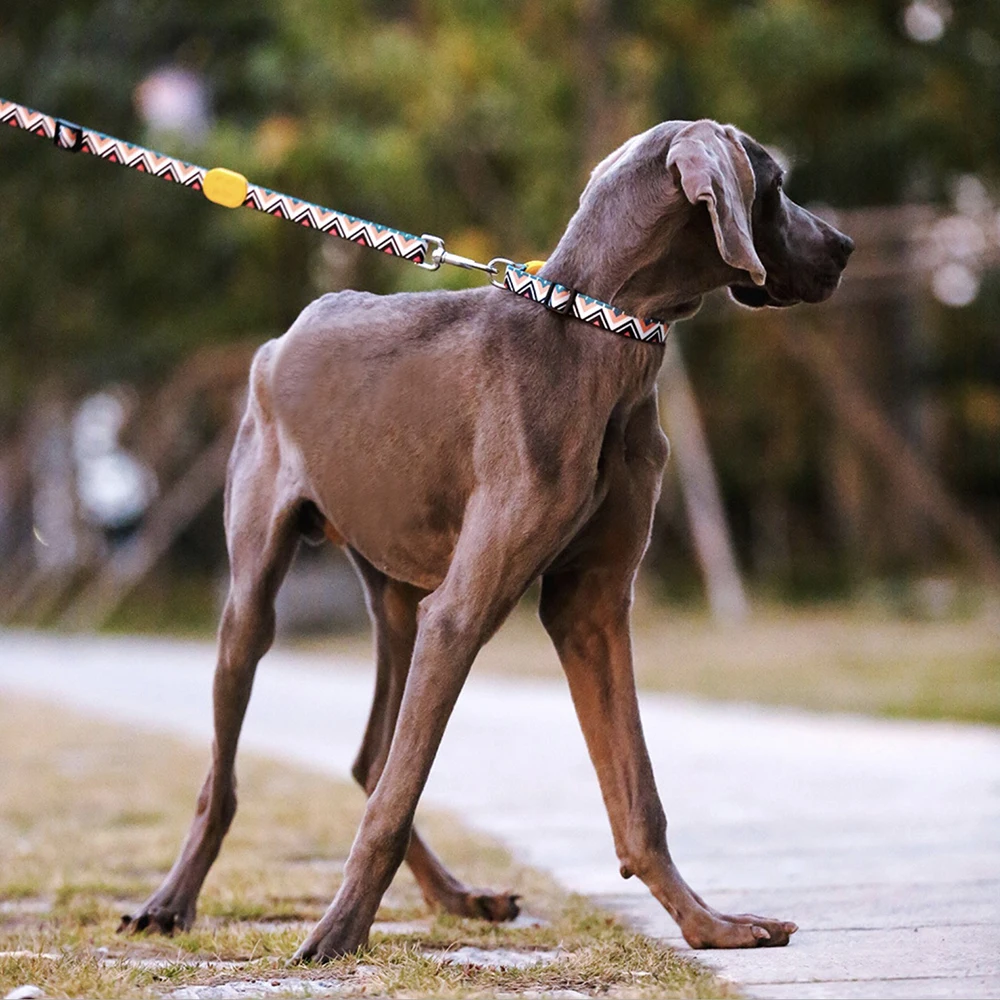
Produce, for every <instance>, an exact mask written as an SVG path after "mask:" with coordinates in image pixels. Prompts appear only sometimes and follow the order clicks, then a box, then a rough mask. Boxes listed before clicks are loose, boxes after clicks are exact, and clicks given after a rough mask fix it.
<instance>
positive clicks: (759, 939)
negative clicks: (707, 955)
mask: <svg viewBox="0 0 1000 1000" xmlns="http://www.w3.org/2000/svg"><path fill="white" fill-rule="evenodd" d="M798 929H799V928H798V925H797V924H795V923H792V921H790V920H775V919H774V918H772V917H759V916H757V915H756V914H755V913H738V914H736V915H735V916H728V915H727V914H724V913H710V914H703V915H699V916H698V917H697V918H696V919H695V920H693V921H691V924H690V926H685V927H682V928H681V931H682V933H683V934H684V940H685V941H687V943H688V944H689V945H690V946H691V947H692V948H696V949H698V948H781V947H783V946H784V945H786V944H788V941H789V939H790V938H791V936H792V935H793V934H794V933H795V932H796V931H797V930H798Z"/></svg>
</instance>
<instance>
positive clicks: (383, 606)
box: [351, 552, 519, 922]
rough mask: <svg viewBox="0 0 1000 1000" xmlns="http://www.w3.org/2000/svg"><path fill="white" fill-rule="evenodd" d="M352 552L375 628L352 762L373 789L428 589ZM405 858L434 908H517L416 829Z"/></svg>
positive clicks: (511, 914)
mask: <svg viewBox="0 0 1000 1000" xmlns="http://www.w3.org/2000/svg"><path fill="white" fill-rule="evenodd" d="M351 557H352V559H353V561H354V564H355V565H356V566H357V568H358V571H359V573H360V575H361V578H362V580H363V581H364V585H365V591H366V593H367V596H368V611H369V614H370V615H371V619H372V628H373V630H374V633H375V661H376V670H377V673H376V678H375V697H374V699H373V701H372V708H371V713H370V714H369V717H368V725H367V726H366V727H365V735H364V739H363V740H362V743H361V749H360V750H359V751H358V756H357V759H356V760H355V762H354V767H353V774H354V777H355V779H356V780H357V782H358V784H359V785H361V787H362V788H363V789H364V790H365V792H367V793H368V794H369V795H370V794H371V793H372V792H373V791H374V790H375V786H376V785H377V784H378V779H379V776H380V775H381V773H382V768H383V766H384V764H385V759H386V757H387V756H388V754H389V745H390V744H391V743H392V734H393V732H394V731H395V728H396V719H397V717H398V715H399V705H400V702H401V701H402V698H403V689H404V688H405V686H406V677H407V674H408V673H409V671H410V658H411V657H412V655H413V644H414V641H415V640H416V636H417V605H418V603H419V602H420V600H421V598H423V597H425V596H426V592H425V591H422V590H418V589H417V588H416V587H412V586H410V585H409V584H405V583H400V582H398V581H396V580H392V579H390V578H389V577H387V576H385V574H383V573H381V572H380V571H379V570H377V569H376V568H375V567H374V566H372V565H371V564H370V563H369V562H367V561H366V560H365V559H364V558H363V557H362V556H360V555H359V554H358V553H356V552H352V553H351ZM406 863H407V864H408V865H409V866H410V870H411V871H412V872H413V877H414V878H415V879H416V880H417V885H419V886H420V891H421V892H422V893H423V896H424V899H425V900H426V901H427V904H428V906H430V907H432V908H434V909H441V910H444V911H445V913H450V914H453V915H455V916H459V917H475V918H480V919H483V920H492V921H497V922H499V921H504V920H513V919H514V918H515V917H516V916H517V914H518V912H519V908H518V905H517V900H518V897H517V896H516V895H513V894H512V893H509V892H506V893H505V892H501V893H495V892H490V891H487V890H482V889H470V888H469V887H468V886H466V885H464V884H463V883H462V882H460V881H459V880H458V879H457V878H455V876H454V875H452V874H451V872H449V871H448V869H447V868H445V867H444V865H443V864H442V863H441V861H440V860H439V859H438V857H437V856H436V855H435V854H434V852H433V851H432V850H431V849H430V848H429V847H428V846H427V844H426V843H425V842H424V840H423V839H422V838H421V836H420V834H419V833H417V831H416V829H414V830H413V831H412V833H411V834H410V846H409V848H408V849H407V852H406Z"/></svg>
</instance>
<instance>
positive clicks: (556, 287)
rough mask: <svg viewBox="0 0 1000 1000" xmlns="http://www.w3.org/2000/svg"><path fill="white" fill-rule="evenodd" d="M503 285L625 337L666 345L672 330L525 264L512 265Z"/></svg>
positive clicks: (532, 299) (533, 300) (540, 303)
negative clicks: (530, 272)
mask: <svg viewBox="0 0 1000 1000" xmlns="http://www.w3.org/2000/svg"><path fill="white" fill-rule="evenodd" d="M503 287H504V288H506V289H507V290H508V291H510V292H513V293H514V294H515V295H520V296H521V297H522V298H525V299H530V300H531V301H532V302H537V303H538V304H539V305H543V306H545V308H546V309H551V310H552V311H553V312H556V313H560V314H562V315H564V316H573V317H575V318H576V319H579V320H583V322H584V323H590V324H591V326H597V327H600V328H601V329H602V330H607V331H609V332H610V333H617V334H618V335H619V336H621V337H629V338H630V339H632V340H641V341H644V342H645V343H647V344H663V343H665V342H666V339H667V331H668V330H669V329H670V327H669V325H668V324H666V323H661V322H660V320H658V319H639V318H638V317H637V316H630V315H629V314H628V313H626V312H622V310H621V309H617V308H616V307H615V306H613V305H611V304H610V303H608V302H602V301H601V300H600V299H594V298H591V297H590V296H589V295H584V294H583V293H582V292H577V291H574V290H573V289H572V288H567V287H566V286H565V285H560V284H559V283H558V282H556V281H549V279H548V278H541V277H539V276H538V275H537V274H529V273H528V272H527V271H526V270H525V269H524V268H523V267H518V266H517V265H514V264H508V265H507V268H506V270H505V271H504V276H503Z"/></svg>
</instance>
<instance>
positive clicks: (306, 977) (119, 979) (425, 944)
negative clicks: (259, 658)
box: [0, 698, 736, 997]
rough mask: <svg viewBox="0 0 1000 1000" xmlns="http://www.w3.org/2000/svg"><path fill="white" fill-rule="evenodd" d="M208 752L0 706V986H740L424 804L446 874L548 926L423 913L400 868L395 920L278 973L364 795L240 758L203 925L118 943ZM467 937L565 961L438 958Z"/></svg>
mask: <svg viewBox="0 0 1000 1000" xmlns="http://www.w3.org/2000/svg"><path fill="white" fill-rule="evenodd" d="M205 761H206V754H205V752H203V751H198V750H196V749H192V748H191V747H190V746H188V745H186V744H182V743H178V742H177V741H175V740H173V739H170V738H167V737H163V736H157V735H148V734H147V735H142V734H139V733H136V732H133V731H131V730H127V729H123V728H120V727H115V726H110V725H103V724H96V723H93V722H90V721H88V720H84V719H82V718H80V717H78V716H74V715H70V714H69V713H65V712H62V711H57V710H55V709H52V708H51V707H49V706H46V705H43V704H40V703H35V702H30V701H27V700H15V699H7V698H4V700H3V701H2V702H0V775H2V781H0V953H2V954H0V996H3V995H5V994H6V993H7V992H8V991H9V990H12V989H14V988H15V987H17V986H19V985H21V984H24V983H34V984H36V985H38V986H39V987H41V988H42V989H43V990H44V991H45V995H46V996H53V997H63V996H68V997H126V996H127V997H136V996H139V997H163V996H169V995H170V994H171V993H172V992H174V991H175V990H178V989H182V988H185V987H192V986H198V985H205V984H213V983H215V984H219V983H226V982H231V981H236V980H238V981H247V980H254V981H261V982H264V981H266V982H267V984H268V988H269V989H276V990H281V989H282V988H283V986H282V984H285V983H287V984H288V985H292V984H293V982H294V983H296V984H297V988H298V989H299V991H300V994H301V991H302V990H303V989H305V990H307V991H308V990H310V988H311V987H310V985H309V984H310V983H315V993H316V995H323V993H324V990H325V989H326V987H324V985H323V984H328V983H329V982H330V981H336V983H338V984H339V985H338V990H339V991H340V992H338V995H342V994H343V993H347V994H350V995H360V994H363V995H368V996H404V995H405V996H447V997H464V996H494V995H496V994H497V993H504V992H506V993H511V994H522V993H525V992H531V991H534V992H535V993H537V992H539V991H541V992H550V991H558V990H575V991H578V992H580V993H583V994H587V995H610V996H616V995H620V996H629V997H631V996H663V997H708V996H713V997H716V996H734V995H736V994H735V993H734V991H733V990H732V989H731V988H729V987H728V986H727V985H726V984H724V983H722V982H721V981H719V980H717V979H715V978H713V977H712V976H711V975H710V974H709V973H707V972H705V971H704V970H702V969H701V968H699V967H698V966H697V965H695V964H694V963H691V962H688V961H685V960H682V959H680V958H679V957H678V956H677V955H675V954H674V953H673V952H672V951H670V950H669V949H667V948H665V947H664V946H662V945H660V944H658V943H656V942H653V941H650V940H649V939H647V938H644V937H642V936H641V935H638V934H635V933H632V932H631V931H629V930H628V929H626V928H625V927H623V926H622V925H621V924H619V923H618V922H617V921H616V920H614V919H613V918H610V917H608V916H607V915H605V914H603V913H600V912H598V911H596V910H595V909H594V908H593V907H592V906H590V905H589V904H588V903H586V902H585V901H583V900H581V899H578V898H572V897H567V896H566V895H565V893H563V892H562V891H561V890H560V889H559V888H558V886H556V885H555V884H553V883H552V881H551V880H550V879H548V878H547V877H545V876H544V875H542V874H540V873H538V872H535V871H532V870H530V869H526V868H524V867H523V866H520V865H517V864H516V863H515V862H513V861H512V859H511V858H510V857H509V855H507V853H506V852H505V851H503V850H502V849H500V848H499V847H498V846H497V845H496V844H494V843H492V842H490V841H488V840H486V839H484V838H482V837H479V836H473V835H471V834H469V833H468V832H466V831H464V830H462V829H461V828H460V827H459V826H458V825H457V824H456V823H455V822H454V820H452V819H450V818H448V817H442V816H438V815H434V814H430V815H426V816H424V815H422V816H421V823H422V825H423V827H424V828H425V830H426V832H427V835H428V839H429V840H430V841H431V843H433V844H434V846H435V848H437V849H438V850H439V851H440V853H441V854H442V856H443V857H445V858H447V859H448V861H449V862H450V863H451V864H452V865H453V866H454V868H455V869H456V871H457V872H459V873H461V875H462V876H463V877H465V878H467V879H468V880H469V881H470V882H471V883H472V884H475V885H482V886H492V887H495V888H514V889H516V890H517V891H518V892H521V893H523V895H524V897H525V900H526V902H527V904H528V907H529V909H530V911H531V913H532V914H536V915H538V916H539V917H540V918H541V920H540V921H537V922H535V923H534V924H533V925H532V924H530V923H528V922H522V923H519V924H518V925H515V926H509V925H507V926H499V927H497V926H491V925H489V924H485V923H482V922H478V921H464V920H457V919H454V918H450V917H444V916H437V917H435V916H433V915H431V914H429V913H428V912H427V910H426V908H425V907H424V905H423V902H422V900H421V898H420V894H419V892H418V890H417V888H416V886H415V884H414V883H413V881H412V879H411V878H410V877H409V874H408V873H407V872H401V873H400V875H399V877H397V879H396V881H395V882H394V883H393V886H392V888H391V889H390V890H389V893H388V894H387V895H386V898H385V900H384V903H383V907H382V910H381V911H380V913H379V920H380V921H383V922H385V921H389V922H392V923H394V924H395V927H392V926H390V927H388V928H386V929H385V930H383V931H379V932H376V933H373V935H372V940H371V944H370V946H369V948H368V949H366V950H365V951H364V952H363V953H362V954H359V955H356V956H349V957H346V958H343V959H340V960H338V961H336V962H333V963H330V964H329V965H325V966H320V967H312V966H289V965H288V964H287V963H286V959H287V957H288V956H289V955H291V954H292V952H293V951H294V950H295V948H296V947H297V945H298V944H299V943H300V942H301V941H302V939H303V937H304V935H305V933H306V932H307V929H308V927H309V924H310V923H311V922H312V921H314V920H316V919H318V917H319V916H320V915H321V914H322V912H323V911H324V909H325V908H326V906H327V904H328V903H329V900H330V899H331V898H332V897H333V894H334V893H335V892H336V889H337V887H338V885H339V883H340V878H341V870H342V865H343V860H344V858H345V857H346V855H347V852H348V850H349V848H350V844H351V840H352V839H353V836H354V832H355V829H356V827H357V824H358V822H359V820H360V816H361V811H362V808H363V804H364V800H363V796H362V794H361V793H360V791H358V790H357V789H355V788H354V787H353V786H350V785H347V784H344V783H339V782H336V781H332V780H330V779H328V778H325V777H321V776H317V775H314V774H309V773H307V772H304V771H301V770H296V769H293V768H290V767H284V766H280V765H277V764H274V763H270V762H267V761H263V760H259V759H253V758H250V757H245V758H243V760H242V762H241V768H240V811H239V813H238V814H237V817H236V821H235V823H234V825H233V829H232V832H231V833H230V836H229V839H228V840H227V842H226V845H225V847H224V848H223V851H222V855H221V856H220V859H219V861H218V863H217V864H216V866H215V868H214V869H213V871H212V873H211V875H210V876H209V879H208V882H207V883H206V886H205V890H204V892H203V894H202V898H201V903H200V909H199V919H198V922H197V923H196V925H195V927H194V928H193V929H192V930H191V931H190V932H187V933H184V934H178V935H176V936H174V937H173V938H163V937H143V936H140V937H121V936H118V935H117V934H116V933H115V928H116V927H117V924H118V919H119V917H120V915H121V914H122V913H123V912H126V911H128V910H130V909H133V908H134V907H135V906H136V905H137V904H138V903H139V902H141V901H142V900H143V899H144V898H145V897H146V896H147V895H148V894H149V893H150V892H152V891H153V890H154V889H155V888H156V886H157V885H158V884H159V882H160V880H161V879H162V877H163V875H164V874H165V873H166V871H167V870H168V869H169V867H170V865H171V863H172V862H173V859H174V855H175V853H176V851H177V848H178V846H179V844H180V841H181V839H182V837H183V835H184V833H185V831H186V828H187V824H188V821H189V820H190V816H191V811H192V809H193V803H194V798H195V795H196V793H197V790H198V787H199V785H200V781H201V777H202V774H203V770H204V765H205ZM387 931H388V932H387ZM466 947H472V948H481V949H498V948H503V949H513V950H515V951H518V952H525V953H531V952H537V951H552V952H556V953H557V955H556V956H555V957H554V958H552V957H551V956H550V960H548V961H545V962H542V963H540V964H537V965H534V966H531V967H529V968H521V969H518V968H494V969H491V968H480V967H476V966H467V965H451V964H448V963H447V961H446V958H447V956H448V955H449V954H451V953H454V952H455V951H456V950H457V949H459V948H466ZM302 981H304V983H305V985H304V986H303V985H302ZM270 984H275V985H273V986H271V985H270Z"/></svg>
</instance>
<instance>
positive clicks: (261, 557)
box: [119, 398, 300, 934]
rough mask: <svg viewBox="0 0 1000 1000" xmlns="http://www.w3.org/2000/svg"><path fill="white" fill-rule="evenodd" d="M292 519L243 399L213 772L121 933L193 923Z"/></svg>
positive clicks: (273, 445) (228, 817)
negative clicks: (156, 880) (165, 864)
mask: <svg viewBox="0 0 1000 1000" xmlns="http://www.w3.org/2000/svg"><path fill="white" fill-rule="evenodd" d="M299 509H300V501H299V498H298V496H297V495H296V492H295V490H294V484H293V483H291V482H289V476H288V475H287V474H286V473H285V472H284V471H283V469H282V466H281V460H280V455H279V451H278V443H277V437H276V435H275V434H274V431H273V429H272V427H271V425H270V423H269V421H268V420H267V419H266V418H265V417H264V416H263V415H262V414H261V413H260V410H259V404H258V402H257V401H255V400H254V399H253V398H251V402H250V406H249V409H248V412H247V415H246V416H245V417H244V419H243V423H242V424H241V426H240V430H239V433H238V435H237V439H236V444H235V445H234V447H233V454H232V458H231V459H230V465H229V476H228V480H227V484H226V541H227V544H228V547H229V560H230V568H231V578H230V587H229V596H228V598H227V600H226V605H225V609H224V611H223V613H222V621H221V624H220V626H219V638H218V661H217V666H216V670H215V680H214V686H213V705H214V715H215V740H214V743H213V747H212V764H211V768H210V770H209V773H208V777H207V778H206V779H205V784H204V786H203V787H202V790H201V794H200V795H199V796H198V805H197V810H196V812H195V816H194V820H193V821H192V824H191V829H190V831H189V833H188V836H187V839H186V840H185V842H184V846H183V847H182V848H181V852H180V855H179V856H178V858H177V860H176V862H175V863H174V866H173V868H172V869H171V870H170V873H169V874H168V875H167V877H166V879H165V880H164V882H163V884H162V885H161V886H160V888H159V889H158V890H157V891H156V892H155V893H154V894H153V895H152V896H151V897H150V898H149V899H148V900H147V901H146V902H145V903H144V904H143V906H142V908H141V909H140V911H139V912H138V913H137V914H135V915H134V916H128V915H126V916H125V917H123V918H122V923H121V927H120V928H119V930H130V931H142V930H146V929H149V930H157V931H161V932H163V933H167V934H169V933H171V932H172V931H173V930H175V929H178V928H187V927H190V926H191V924H192V923H193V921H194V917H195V906H196V903H197V900H198V893H199V892H200V891H201V886H202V883H203V882H204V880H205V876H206V875H207V874H208V870H209V869H210V868H211V866H212V863H213V862H214V861H215V858H216V856H217V855H218V853H219V848H220V847H221V845H222V840H223V837H224V836H225V835H226V831H227V830H228V829H229V824H230V823H231V822H232V819H233V815H234V814H235V812H236V781H235V775H234V764H235V759H236V744H237V740H238V739H239V735H240V729H241V727H242V724H243V716H244V713H245V712H246V707H247V703H248V701H249V699H250V690H251V687H252V685H253V678H254V672H255V670H256V667H257V663H258V661H259V660H260V658H261V657H262V656H263V655H264V653H265V652H266V651H267V650H268V648H269V647H270V645H271V642H272V640H273V638H274V598H275V594H276V593H277V590H278V587H279V586H280V584H281V581H282V579H283V578H284V575H285V572H286V571H287V569H288V565H289V563H290V562H291V558H292V555H293V554H294V552H295V547H296V543H297V541H298V538H299V531H298V528H299V524H298V521H299Z"/></svg>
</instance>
